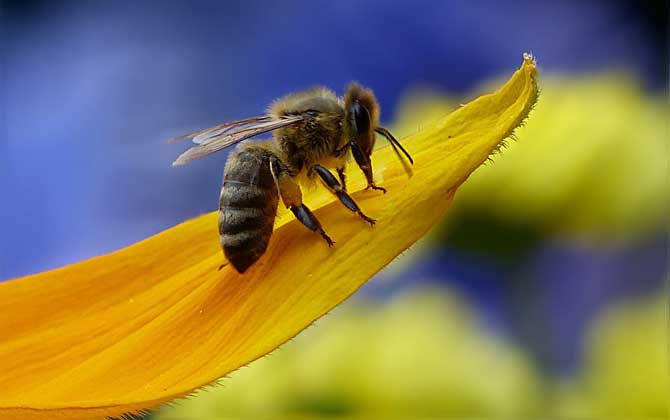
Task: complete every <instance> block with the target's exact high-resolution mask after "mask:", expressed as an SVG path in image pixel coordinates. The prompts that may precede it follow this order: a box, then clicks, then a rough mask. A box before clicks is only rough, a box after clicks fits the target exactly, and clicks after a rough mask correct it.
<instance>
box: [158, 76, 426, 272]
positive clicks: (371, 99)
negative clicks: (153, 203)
mask: <svg viewBox="0 0 670 420" xmlns="http://www.w3.org/2000/svg"><path fill="white" fill-rule="evenodd" d="M379 112H380V111H379V104H378V102H377V99H376V98H375V96H374V94H373V93H372V91H371V90H369V89H366V88H364V87H362V86H361V85H359V84H357V83H351V84H350V85H349V86H348V88H347V90H346V93H345V95H344V96H343V97H341V98H338V97H337V96H336V95H335V93H333V92H332V91H331V90H329V89H326V88H324V87H316V88H313V89H311V90H307V91H304V92H299V93H295V94H290V95H287V96H285V97H283V98H280V99H278V100H276V101H275V102H273V103H272V104H271V105H270V107H269V109H268V111H267V114H266V115H264V116H261V117H254V118H247V119H243V120H238V121H232V122H227V123H224V124H220V125H217V126H214V127H210V128H207V129H204V130H200V131H196V132H193V133H189V134H186V135H183V136H180V137H176V138H174V139H172V140H171V141H170V142H175V141H179V140H184V139H192V141H193V142H194V143H196V144H197V145H196V146H193V147H192V148H190V149H188V150H187V151H186V152H184V153H182V154H181V155H180V156H179V157H178V158H177V159H176V160H175V161H174V162H173V165H174V166H178V165H184V164H186V163H189V162H191V161H193V160H195V159H200V158H202V157H204V156H207V155H209V154H211V153H214V152H217V151H219V150H222V149H225V148H226V147H229V146H231V145H234V144H237V143H239V144H238V145H237V147H236V148H235V150H234V151H233V152H231V153H230V155H229V156H228V160H227V162H226V166H225V169H224V174H223V186H222V187H221V193H220V196H219V220H218V222H219V234H220V238H221V247H222V248H223V252H224V254H225V256H226V258H227V260H228V261H229V262H230V263H231V264H232V265H233V267H235V269H236V270H237V271H238V272H239V273H243V272H245V271H246V270H247V269H248V268H249V267H250V266H251V265H252V264H253V263H255V262H256V261H257V260H258V259H259V258H260V257H261V256H262V255H263V253H264V252H265V250H266V248H267V246H268V243H269V241H270V236H271V235H272V230H273V225H274V220H275V216H276V214H277V205H278V201H279V198H281V200H282V202H283V204H284V205H285V206H286V207H287V208H289V209H290V210H291V211H292V212H293V214H294V215H295V217H296V218H297V219H298V220H299V221H300V222H301V223H302V224H303V225H305V226H306V227H307V228H308V229H310V230H312V231H314V232H318V233H319V234H320V235H321V237H322V238H323V239H324V240H325V241H326V243H327V244H328V246H333V245H334V244H335V242H333V240H332V239H331V238H330V236H328V234H326V232H325V231H324V229H323V227H322V226H321V223H320V222H319V220H318V219H317V218H316V216H315V215H314V214H313V213H312V211H311V210H310V209H309V208H308V207H307V206H306V205H305V204H304V203H303V201H302V192H301V190H300V186H299V184H300V182H299V180H300V179H304V178H303V177H306V178H307V179H314V178H319V179H320V180H321V181H322V182H323V184H324V185H325V186H326V187H327V188H328V189H329V190H330V191H331V192H332V193H333V194H334V195H335V196H336V197H337V198H338V199H339V200H340V202H342V204H343V205H344V206H345V207H346V208H348V209H349V210H351V211H352V212H354V213H356V214H358V216H359V217H360V218H361V219H363V220H364V221H365V222H367V223H369V224H370V225H374V224H375V219H373V218H371V217H368V216H367V215H366V214H364V213H363V211H362V210H361V209H360V207H359V206H358V204H356V202H355V201H354V199H353V198H351V196H350V195H349V194H347V190H346V183H345V165H346V163H347V160H348V159H349V156H350V154H351V155H352V156H353V158H354V161H355V162H356V164H357V165H358V167H359V168H360V169H361V170H362V171H363V174H364V175H365V178H366V180H367V184H368V185H367V188H366V189H368V188H371V189H373V190H380V191H383V192H384V193H385V192H386V190H385V189H384V188H383V187H380V186H378V185H376V184H375V182H374V178H373V176H372V162H371V160H370V155H371V154H372V148H373V146H374V144H375V133H377V134H380V135H382V136H384V137H385V138H386V139H387V140H388V141H389V142H390V144H391V146H392V147H393V150H394V151H395V153H396V154H397V155H398V158H399V159H400V160H401V162H402V163H403V167H404V168H405V170H406V171H408V174H410V173H411V172H410V169H409V165H407V163H406V162H405V161H404V159H403V156H402V155H401V154H400V152H402V153H403V154H404V156H405V157H406V158H407V159H408V160H409V163H410V164H413V163H414V162H413V160H412V157H411V156H410V155H409V153H407V151H406V150H405V149H404V148H403V147H402V145H401V144H400V142H398V140H396V139H395V137H393V135H392V134H391V132H390V131H389V130H387V129H386V128H384V127H382V126H380V125H379ZM266 132H272V138H271V139H268V140H258V141H245V140H246V139H249V138H251V137H254V136H257V135H259V134H262V133H266ZM331 169H334V170H335V171H336V172H337V177H335V175H333V173H332V172H331Z"/></svg>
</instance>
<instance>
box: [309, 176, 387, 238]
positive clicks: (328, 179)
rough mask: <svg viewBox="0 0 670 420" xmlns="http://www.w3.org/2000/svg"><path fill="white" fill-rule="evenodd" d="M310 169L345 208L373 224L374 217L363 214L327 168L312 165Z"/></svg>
mask: <svg viewBox="0 0 670 420" xmlns="http://www.w3.org/2000/svg"><path fill="white" fill-rule="evenodd" d="M311 170H312V171H315V172H316V173H317V174H318V175H319V177H320V178H321V180H322V181H323V183H324V184H326V187H328V189H329V190H330V191H332V192H333V194H335V195H336V196H337V198H338V199H339V200H340V202H342V204H344V206H345V207H346V208H348V209H349V210H351V211H353V212H354V213H358V215H359V216H361V218H362V219H363V220H365V221H366V222H368V223H370V224H371V225H374V224H375V219H373V218H371V217H368V216H366V215H365V214H363V212H362V211H361V209H360V207H358V204H356V202H355V201H354V199H353V198H351V196H350V195H349V194H347V192H346V191H344V189H343V188H342V185H340V183H339V182H338V181H337V179H335V176H334V175H333V174H332V173H331V172H330V171H329V170H328V169H326V168H324V167H323V166H321V165H314V166H312V167H311Z"/></svg>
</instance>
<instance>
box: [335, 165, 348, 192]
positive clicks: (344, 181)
mask: <svg viewBox="0 0 670 420" xmlns="http://www.w3.org/2000/svg"><path fill="white" fill-rule="evenodd" d="M337 176H338V178H340V184H342V191H346V190H347V179H346V176H345V174H344V168H337Z"/></svg>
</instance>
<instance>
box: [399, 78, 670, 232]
mask: <svg viewBox="0 0 670 420" xmlns="http://www.w3.org/2000/svg"><path fill="white" fill-rule="evenodd" d="M542 85H543V86H542V107H540V108H539V109H538V110H537V111H536V112H534V113H533V119H532V121H529V122H528V124H526V125H525V126H524V127H521V128H520V129H519V130H517V131H516V132H515V135H516V137H517V138H518V139H519V142H516V143H511V144H509V150H506V151H505V158H504V159H495V160H496V163H495V164H494V165H487V166H485V167H484V168H482V169H481V170H479V171H477V173H476V174H474V175H473V176H472V178H471V179H470V180H469V181H468V183H467V185H465V186H464V187H463V188H462V189H461V190H460V191H459V193H458V199H457V200H456V201H455V203H454V208H453V209H452V217H451V218H450V220H452V221H453V220H457V219H458V217H459V215H473V214H479V215H481V216H482V217H486V218H490V219H493V220H497V221H499V222H504V223H512V224H515V225H517V226H521V227H525V226H529V225H530V226H535V227H536V228H538V229H539V230H544V231H548V232H551V233H554V234H558V235H566V236H569V237H572V238H577V239H580V240H583V241H586V242H597V243H603V242H606V243H613V242H616V241H628V240H634V239H635V238H638V237H640V236H644V235H646V234H649V233H650V232H657V231H659V230H664V229H665V228H666V227H667V218H666V216H667V197H668V191H669V190H668V146H669V143H668V115H670V112H669V111H670V108H669V107H668V100H667V99H668V98H667V97H653V96H650V95H648V94H645V93H644V92H643V91H642V90H641V88H640V87H639V86H638V85H637V84H636V83H635V82H633V81H632V80H631V79H629V78H627V77H625V76H622V75H597V76H596V75H594V76H589V77H583V78H558V77H554V78H547V77H545V78H544V80H543V84H542ZM454 106H455V101H453V100H451V99H449V98H448V97H445V96H440V95H438V94H436V93H434V92H433V93H429V94H427V93H426V91H425V90H424V91H416V92H414V93H411V94H409V95H408V97H407V99H406V100H405V101H404V105H403V106H402V107H401V110H400V112H399V119H398V124H397V125H396V127H394V129H395V130H396V131H398V132H399V133H401V134H410V133H411V132H413V131H415V130H416V129H417V128H419V127H421V126H422V122H426V121H431V120H432V119H434V118H436V117H437V116H438V115H439V114H441V113H443V112H447V111H448V110H450V109H453V108H454ZM498 160H499V161H498Z"/></svg>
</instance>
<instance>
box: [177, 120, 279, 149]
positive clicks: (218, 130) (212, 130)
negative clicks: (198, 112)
mask: <svg viewBox="0 0 670 420" xmlns="http://www.w3.org/2000/svg"><path fill="white" fill-rule="evenodd" d="M270 119H271V117H269V116H264V117H253V118H245V119H243V120H237V121H229V122H226V123H223V124H219V125H215V126H214V127H209V128H205V129H204V130H198V131H194V132H192V133H188V134H184V135H183V136H179V137H174V138H171V139H170V140H168V141H167V142H168V143H177V142H179V141H182V140H186V139H192V140H193V142H194V143H197V144H200V143H202V142H204V141H205V140H207V139H208V138H210V137H214V136H217V135H219V134H222V133H225V132H226V131H229V130H232V129H233V128H235V127H241V126H244V125H248V124H253V123H258V122H264V121H270Z"/></svg>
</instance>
